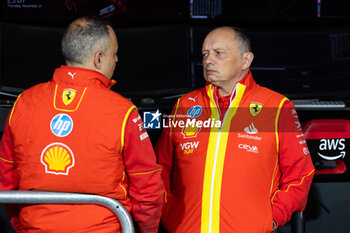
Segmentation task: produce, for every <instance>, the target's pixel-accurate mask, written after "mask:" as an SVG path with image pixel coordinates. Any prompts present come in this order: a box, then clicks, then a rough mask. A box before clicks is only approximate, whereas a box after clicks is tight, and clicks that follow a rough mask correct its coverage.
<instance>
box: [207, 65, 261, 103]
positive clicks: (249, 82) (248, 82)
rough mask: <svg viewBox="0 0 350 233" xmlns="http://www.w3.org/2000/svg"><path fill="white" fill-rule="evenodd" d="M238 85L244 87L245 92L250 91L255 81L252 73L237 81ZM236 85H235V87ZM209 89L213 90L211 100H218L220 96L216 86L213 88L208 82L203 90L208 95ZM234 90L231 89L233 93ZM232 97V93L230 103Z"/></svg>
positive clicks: (233, 95)
mask: <svg viewBox="0 0 350 233" xmlns="http://www.w3.org/2000/svg"><path fill="white" fill-rule="evenodd" d="M238 83H240V84H242V85H244V86H246V91H247V90H248V89H251V88H252V87H253V86H254V85H255V84H256V83H255V81H254V79H253V75H252V73H251V72H250V71H249V73H248V74H247V75H246V76H244V78H242V79H241V80H240V81H238V82H237V84H238ZM237 84H236V85H237ZM210 87H212V88H213V98H214V100H217V99H218V98H220V97H221V96H220V95H219V94H218V90H217V89H218V88H217V86H215V85H211V83H209V82H207V84H206V86H205V88H206V92H207V93H208V88H210ZM235 90H236V89H235V88H234V89H233V91H235ZM223 97H224V96H223ZM234 97H235V93H233V94H232V95H231V98H230V99H231V101H232V100H233V99H234Z"/></svg>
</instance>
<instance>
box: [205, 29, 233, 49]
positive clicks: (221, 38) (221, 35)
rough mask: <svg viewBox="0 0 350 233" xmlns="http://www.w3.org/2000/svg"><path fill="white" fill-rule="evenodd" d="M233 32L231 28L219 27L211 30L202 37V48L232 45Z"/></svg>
mask: <svg viewBox="0 0 350 233" xmlns="http://www.w3.org/2000/svg"><path fill="white" fill-rule="evenodd" d="M235 44H236V43H235V32H234V31H233V30H232V29H227V28H219V29H215V30H213V31H211V32H210V33H209V34H208V35H207V36H206V37H205V39H204V41H203V45H202V49H216V48H217V47H221V46H224V47H225V46H234V45H235Z"/></svg>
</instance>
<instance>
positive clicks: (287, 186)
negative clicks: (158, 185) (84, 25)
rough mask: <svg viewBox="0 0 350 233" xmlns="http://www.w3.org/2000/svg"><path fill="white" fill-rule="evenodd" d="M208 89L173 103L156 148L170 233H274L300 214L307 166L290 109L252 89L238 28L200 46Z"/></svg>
mask: <svg viewBox="0 0 350 233" xmlns="http://www.w3.org/2000/svg"><path fill="white" fill-rule="evenodd" d="M202 55H203V72H204V77H205V80H206V81H207V84H206V86H205V87H204V88H201V89H198V90H195V91H193V92H190V93H188V94H186V95H184V96H182V97H181V98H179V99H178V102H177V104H176V105H175V106H174V108H173V111H172V114H171V115H170V116H171V117H172V119H170V121H171V122H172V124H170V125H171V126H172V127H165V128H164V129H163V132H162V134H161V136H160V138H159V141H158V143H157V145H156V154H157V158H158V162H159V164H160V165H162V166H163V170H162V177H163V181H164V184H165V189H166V198H165V205H164V209H163V211H162V220H161V222H162V225H163V226H164V228H165V229H166V230H167V231H168V232H170V233H173V232H179V233H182V232H186V233H215V232H216V233H217V232H220V233H232V232H237V233H266V232H273V231H275V230H276V229H277V227H279V226H282V225H283V224H285V223H286V222H287V221H289V220H290V218H291V215H292V213H293V212H295V211H302V210H303V209H304V208H305V205H306V202H307V196H308V192H309V188H310V184H311V182H312V178H313V174H314V167H313V164H312V161H311V158H310V154H309V151H308V149H307V146H306V142H305V139H304V135H303V132H302V129H301V127H300V123H299V120H298V116H297V113H296V111H295V108H294V105H293V104H292V103H291V102H290V101H289V100H288V99H287V98H286V97H284V96H282V95H280V94H278V93H276V92H274V91H272V90H269V89H267V88H264V87H261V86H259V85H258V84H256V83H255V81H254V80H253V77H252V73H251V72H250V69H249V67H250V65H251V63H252V60H253V53H252V52H251V49H250V42H249V39H248V38H247V36H246V35H245V34H244V33H243V32H242V30H240V29H238V28H232V27H219V28H216V29H214V30H212V31H211V32H210V33H209V34H208V35H207V36H206V38H205V40H204V42H203V46H202Z"/></svg>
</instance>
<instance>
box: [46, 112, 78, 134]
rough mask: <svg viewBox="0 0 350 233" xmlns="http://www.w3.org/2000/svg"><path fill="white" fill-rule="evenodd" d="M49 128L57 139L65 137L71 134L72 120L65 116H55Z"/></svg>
mask: <svg viewBox="0 0 350 233" xmlns="http://www.w3.org/2000/svg"><path fill="white" fill-rule="evenodd" d="M50 128H51V131H52V133H53V134H54V135H56V136H58V137H65V136H67V135H68V134H70V132H72V129H73V120H72V118H71V117H70V116H68V115H67V114H63V113H61V114H57V115H56V116H55V117H54V118H52V120H51V123H50Z"/></svg>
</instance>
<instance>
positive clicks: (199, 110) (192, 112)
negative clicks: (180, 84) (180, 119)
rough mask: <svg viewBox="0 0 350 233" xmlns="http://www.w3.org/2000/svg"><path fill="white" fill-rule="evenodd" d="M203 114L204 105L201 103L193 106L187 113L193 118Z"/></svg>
mask: <svg viewBox="0 0 350 233" xmlns="http://www.w3.org/2000/svg"><path fill="white" fill-rule="evenodd" d="M201 114H202V107H201V106H199V105H196V106H193V107H192V108H190V109H189V110H188V112H187V115H188V116H189V117H191V118H195V117H198V116H200V115H201Z"/></svg>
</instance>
